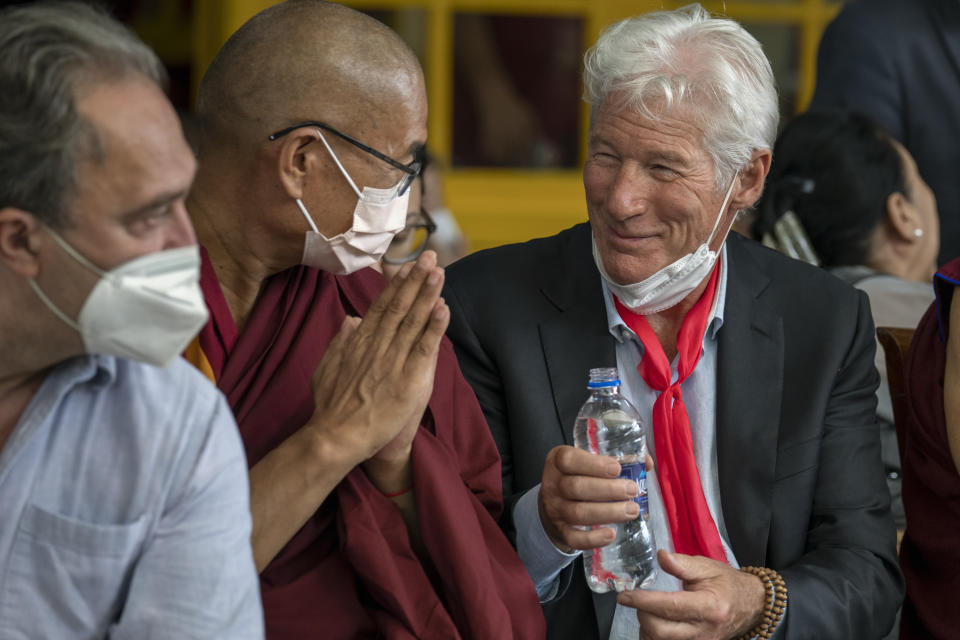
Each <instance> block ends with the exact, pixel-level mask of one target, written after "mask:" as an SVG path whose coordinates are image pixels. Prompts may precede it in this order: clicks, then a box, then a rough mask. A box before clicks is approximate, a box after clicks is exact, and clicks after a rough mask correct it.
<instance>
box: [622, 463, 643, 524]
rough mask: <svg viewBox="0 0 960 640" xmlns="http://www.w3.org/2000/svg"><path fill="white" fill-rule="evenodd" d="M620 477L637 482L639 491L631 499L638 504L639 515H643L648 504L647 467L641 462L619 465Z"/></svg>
mask: <svg viewBox="0 0 960 640" xmlns="http://www.w3.org/2000/svg"><path fill="white" fill-rule="evenodd" d="M620 477H621V478H623V479H625V480H634V481H635V482H636V483H637V489H638V490H639V492H638V493H637V496H636V497H635V498H634V499H633V501H634V502H636V503H637V504H638V505H640V515H641V516H642V517H645V516H646V515H647V511H648V510H649V506H648V503H647V469H646V466H644V463H643V462H634V463H632V464H623V465H620Z"/></svg>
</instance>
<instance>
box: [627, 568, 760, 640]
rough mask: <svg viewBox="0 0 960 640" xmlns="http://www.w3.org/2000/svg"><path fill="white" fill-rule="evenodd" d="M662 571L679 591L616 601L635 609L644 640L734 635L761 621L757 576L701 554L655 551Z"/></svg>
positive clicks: (638, 593)
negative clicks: (679, 585)
mask: <svg viewBox="0 0 960 640" xmlns="http://www.w3.org/2000/svg"><path fill="white" fill-rule="evenodd" d="M657 561H658V562H659V563H660V568H661V569H662V570H664V571H666V572H667V573H669V574H671V575H674V576H676V577H677V578H680V580H682V581H683V591H676V592H667V591H645V590H637V591H625V592H623V593H621V594H619V595H618V596H617V602H619V603H620V604H622V605H625V606H628V607H632V608H634V609H636V610H637V620H638V621H639V623H640V638H641V639H642V640H659V639H661V638H671V639H673V638H676V639H685V638H691V639H693V638H698V639H704V640H721V639H726V638H732V637H736V636H738V635H741V634H743V633H745V632H747V631H749V630H750V629H752V628H754V627H755V626H756V625H757V624H758V623H759V621H760V619H761V615H762V610H763V606H764V596H765V594H766V591H765V587H764V585H763V582H761V580H760V578H758V577H756V576H754V575H751V574H748V573H743V572H742V571H737V570H736V569H734V568H732V567H731V566H730V565H728V564H726V563H723V562H717V561H716V560H711V559H710V558H705V557H702V556H688V555H684V554H681V553H667V552H666V551H664V550H663V549H661V550H660V551H659V552H658V553H657Z"/></svg>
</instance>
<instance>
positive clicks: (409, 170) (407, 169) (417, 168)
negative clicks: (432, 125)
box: [268, 122, 423, 196]
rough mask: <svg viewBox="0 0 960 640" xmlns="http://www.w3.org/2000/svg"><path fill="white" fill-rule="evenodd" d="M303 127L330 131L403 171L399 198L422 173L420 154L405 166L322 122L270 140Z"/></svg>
mask: <svg viewBox="0 0 960 640" xmlns="http://www.w3.org/2000/svg"><path fill="white" fill-rule="evenodd" d="M303 127H316V128H317V129H323V130H324V131H329V132H330V133H332V134H333V135H335V136H337V137H338V138H342V139H344V140H346V141H347V142H349V143H350V144H352V145H353V146H355V147H356V148H358V149H360V150H361V151H366V152H367V153H369V154H370V155H372V156H373V157H374V158H379V159H380V160H383V161H384V162H386V163H387V164H389V165H390V166H391V167H394V168H395V169H400V171H403V172H404V173H405V174H406V175H405V176H404V177H403V180H402V181H401V182H400V187H399V189H397V195H398V196H402V195H403V194H404V193H406V191H407V189H409V188H410V185H411V184H413V181H414V180H416V178H417V176H419V175H420V172H421V171H422V170H423V158H422V157H421V156H420V154H419V153H418V154H417V156H416V157H415V158H414V160H413V162H411V163H410V164H403V163H401V162H398V161H396V160H394V159H393V158H391V157H390V156H388V155H387V154H385V153H381V152H379V151H377V150H376V149H374V148H373V147H370V146H367V145H365V144H363V143H362V142H360V141H359V140H357V139H356V138H353V137H351V136H348V135H347V134H345V133H341V132H339V131H337V130H336V129H334V128H333V127H331V126H330V125H328V124H323V123H322V122H301V123H300V124H295V125H293V126H291V127H287V128H286V129H281V130H280V131H277V132H276V133H273V134H270V136H269V138H268V140H271V141H272V140H276V139H277V138H280V137H283V136H285V135H287V134H288V133H290V132H291V131H294V130H296V129H302V128H303Z"/></svg>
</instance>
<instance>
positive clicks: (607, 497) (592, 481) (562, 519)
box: [537, 446, 640, 553]
mask: <svg viewBox="0 0 960 640" xmlns="http://www.w3.org/2000/svg"><path fill="white" fill-rule="evenodd" d="M619 475H620V465H619V464H618V463H617V461H616V460H615V459H614V458H611V457H608V456H599V455H595V454H592V453H588V452H586V451H582V450H580V449H577V448H575V447H570V446H560V447H554V448H553V449H551V450H550V453H548V454H547V459H546V462H545V463H544V466H543V476H542V480H541V484H540V497H539V500H538V505H537V506H538V508H539V511H540V521H541V522H542V523H543V528H544V531H546V533H547V536H548V537H549V538H550V540H551V542H553V544H554V545H555V546H556V547H557V548H558V549H561V550H563V551H566V552H568V553H569V552H570V551H573V550H574V549H594V548H597V547H602V546H605V545H608V544H610V543H611V542H613V539H614V537H615V535H616V534H615V531H614V530H613V529H612V528H610V527H603V526H598V525H605V524H613V523H617V522H628V521H630V520H633V519H634V518H636V517H637V515H638V514H639V513H640V508H639V506H638V505H637V503H636V502H634V501H633V498H634V497H635V496H636V495H637V491H638V489H637V483H636V482H635V481H632V480H621V479H618V476H619ZM589 526H592V527H596V528H594V529H591V530H590V531H586V530H584V527H589Z"/></svg>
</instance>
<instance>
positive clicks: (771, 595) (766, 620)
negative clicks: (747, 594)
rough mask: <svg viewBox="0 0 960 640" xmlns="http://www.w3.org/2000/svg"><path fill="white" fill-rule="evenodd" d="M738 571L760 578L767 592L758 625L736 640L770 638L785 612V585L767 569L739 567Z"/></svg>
mask: <svg viewBox="0 0 960 640" xmlns="http://www.w3.org/2000/svg"><path fill="white" fill-rule="evenodd" d="M740 571H743V572H744V573H749V574H750V575H753V576H757V577H758V578H760V580H762V581H763V586H764V588H765V589H766V591H767V596H766V601H765V602H764V605H763V618H761V620H760V623H759V624H757V626H755V627H754V628H753V629H751V630H750V631H748V632H746V633H745V634H743V635H742V636H739V637H738V638H737V640H751V639H752V638H765V639H766V638H772V637H773V632H774V631H775V630H776V629H777V625H779V624H780V621H781V620H782V619H783V613H784V612H785V611H786V610H787V585H786V584H785V583H784V581H783V578H781V577H780V574H779V573H777V572H776V571H774V570H773V569H768V568H767V567H740Z"/></svg>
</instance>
